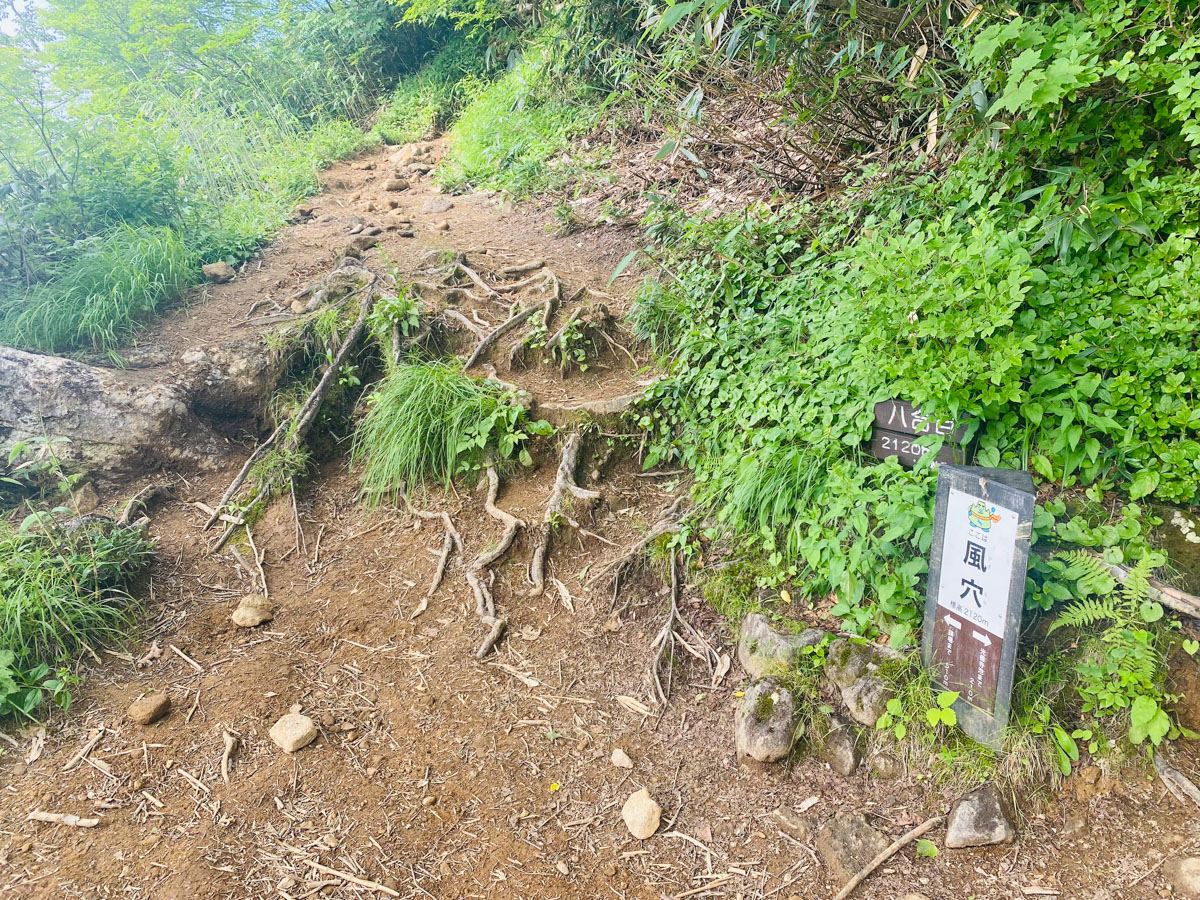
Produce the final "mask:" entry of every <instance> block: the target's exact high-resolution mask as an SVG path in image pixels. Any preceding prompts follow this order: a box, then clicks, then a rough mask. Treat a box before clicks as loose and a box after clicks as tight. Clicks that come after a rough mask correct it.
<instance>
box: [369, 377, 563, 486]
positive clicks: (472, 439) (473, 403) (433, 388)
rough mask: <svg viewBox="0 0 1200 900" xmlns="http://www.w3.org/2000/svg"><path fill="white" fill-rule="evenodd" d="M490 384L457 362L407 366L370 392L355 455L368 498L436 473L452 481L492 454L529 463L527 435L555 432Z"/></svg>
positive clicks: (445, 482) (433, 476)
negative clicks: (360, 468) (470, 375)
mask: <svg viewBox="0 0 1200 900" xmlns="http://www.w3.org/2000/svg"><path fill="white" fill-rule="evenodd" d="M509 400H510V398H509V397H506V396H505V394H504V391H503V389H502V388H500V387H499V386H497V385H495V384H493V383H492V382H489V381H481V380H479V379H475V378H470V377H468V376H466V375H464V374H463V373H462V371H461V370H460V369H459V367H458V366H457V365H456V364H455V363H413V364H410V365H402V366H399V367H397V368H396V369H395V370H394V371H392V372H391V374H389V375H388V376H386V377H385V378H384V379H383V380H382V381H381V382H380V383H379V385H378V387H377V388H376V389H375V391H374V393H372V395H371V398H370V401H369V402H370V408H369V409H368V410H367V415H366V416H365V418H364V419H363V421H362V424H361V425H360V426H359V428H358V431H357V432H356V433H355V438H354V451H353V457H354V459H355V461H356V462H359V463H361V464H362V467H363V487H362V492H363V495H364V497H365V498H366V499H367V500H368V502H371V503H381V502H383V501H384V500H388V499H393V500H394V499H396V498H397V497H398V496H399V494H400V492H401V491H402V490H404V488H405V486H406V485H408V486H411V485H415V484H417V483H419V482H420V481H422V480H423V479H424V478H426V477H429V478H434V479H437V480H439V481H441V482H442V483H443V484H446V485H449V484H450V482H451V481H452V480H453V478H454V476H455V475H456V474H458V473H459V472H460V471H461V470H463V469H464V468H469V467H472V466H474V465H477V464H478V463H479V462H480V461H481V460H482V459H483V458H484V456H485V454H487V453H488V452H489V451H490V452H492V453H494V454H495V455H497V456H498V458H500V459H508V458H510V457H512V456H514V455H517V456H520V457H521V461H522V462H525V463H528V462H530V461H531V460H529V457H528V452H527V451H526V450H525V449H524V444H525V442H526V440H527V439H528V438H529V437H531V436H532V435H534V434H544V433H547V432H548V431H549V426H548V425H546V423H545V422H529V421H528V420H527V418H526V416H525V410H524V409H523V408H522V407H520V406H518V405H514V404H512V403H510V402H509Z"/></svg>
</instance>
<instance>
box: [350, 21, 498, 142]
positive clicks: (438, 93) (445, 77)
mask: <svg viewBox="0 0 1200 900" xmlns="http://www.w3.org/2000/svg"><path fill="white" fill-rule="evenodd" d="M484 69H485V65H484V48H483V47H481V46H479V44H478V43H476V42H474V41H471V40H468V39H466V38H463V37H458V38H455V39H454V40H452V41H451V42H450V43H448V44H447V45H446V46H445V47H443V48H442V49H441V50H439V51H438V52H437V54H436V55H434V57H433V58H432V59H431V60H430V61H429V62H428V64H426V65H425V66H423V67H422V68H421V69H420V71H418V72H416V73H415V74H412V75H409V76H407V77H405V78H403V79H401V81H400V83H399V85H397V87H396V89H395V90H394V91H393V92H392V94H391V96H390V97H389V98H388V100H387V102H386V103H385V104H384V105H383V108H382V109H381V110H380V111H379V117H378V119H377V121H376V123H375V127H374V134H376V135H377V136H378V137H379V138H380V139H381V140H382V141H383V142H384V143H387V144H406V143H409V142H411V141H419V140H421V139H422V138H428V137H431V136H432V135H434V134H435V133H437V132H439V131H441V130H442V129H444V128H446V126H448V125H449V124H450V123H451V122H452V121H453V120H454V118H455V116H456V115H457V114H458V112H459V110H460V109H461V108H462V106H463V104H464V103H466V102H467V101H469V100H470V98H471V96H472V93H471V92H472V85H475V84H477V83H479V81H480V79H482V78H483V75H484Z"/></svg>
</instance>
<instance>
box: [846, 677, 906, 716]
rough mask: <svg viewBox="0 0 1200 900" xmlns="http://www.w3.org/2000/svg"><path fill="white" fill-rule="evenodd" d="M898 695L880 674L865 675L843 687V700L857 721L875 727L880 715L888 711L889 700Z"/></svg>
mask: <svg viewBox="0 0 1200 900" xmlns="http://www.w3.org/2000/svg"><path fill="white" fill-rule="evenodd" d="M895 696H896V692H895V691H894V690H892V687H891V685H889V684H888V683H887V682H886V681H884V680H883V679H882V678H880V677H879V676H878V675H864V676H863V677H862V678H860V679H858V681H856V682H854V684H852V685H850V687H848V688H843V689H842V702H843V703H845V704H846V709H847V710H848V711H849V713H850V716H851V717H852V718H853V719H854V721H855V722H858V723H859V724H861V725H866V726H867V727H868V728H874V727H875V723H876V722H878V721H879V717H880V716H882V715H883V714H884V713H885V712H887V702H888V701H889V700H891V699H892V698H893V697H895Z"/></svg>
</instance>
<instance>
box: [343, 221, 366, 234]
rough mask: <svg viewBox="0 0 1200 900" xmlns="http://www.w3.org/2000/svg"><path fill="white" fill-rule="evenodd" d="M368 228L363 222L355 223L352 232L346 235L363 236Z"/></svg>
mask: <svg viewBox="0 0 1200 900" xmlns="http://www.w3.org/2000/svg"><path fill="white" fill-rule="evenodd" d="M366 227H367V226H365V225H364V224H363V223H362V222H355V223H354V224H353V225H351V226H350V230H349V231H347V232H346V233H347V234H362V230H363V229H364V228H366Z"/></svg>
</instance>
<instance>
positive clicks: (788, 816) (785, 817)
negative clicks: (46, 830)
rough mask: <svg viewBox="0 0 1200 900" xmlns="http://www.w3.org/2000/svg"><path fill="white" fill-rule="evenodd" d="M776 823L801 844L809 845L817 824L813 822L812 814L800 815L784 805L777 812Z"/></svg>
mask: <svg viewBox="0 0 1200 900" xmlns="http://www.w3.org/2000/svg"><path fill="white" fill-rule="evenodd" d="M775 821H776V822H778V823H779V825H780V826H781V827H782V828H783V830H784V831H786V832H787V833H788V834H790V835H791V836H792V837H794V838H795V839H796V840H798V841H800V843H802V844H807V843H809V842H810V841H811V840H812V834H813V829H814V826H815V825H816V822H814V821H813V818H812V814H811V813H809V814H808V815H805V814H804V813H798V812H796V810H794V809H792V807H790V806H788V805H787V804H783V805H781V806H780V807H779V808H778V809H777V810H775Z"/></svg>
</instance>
